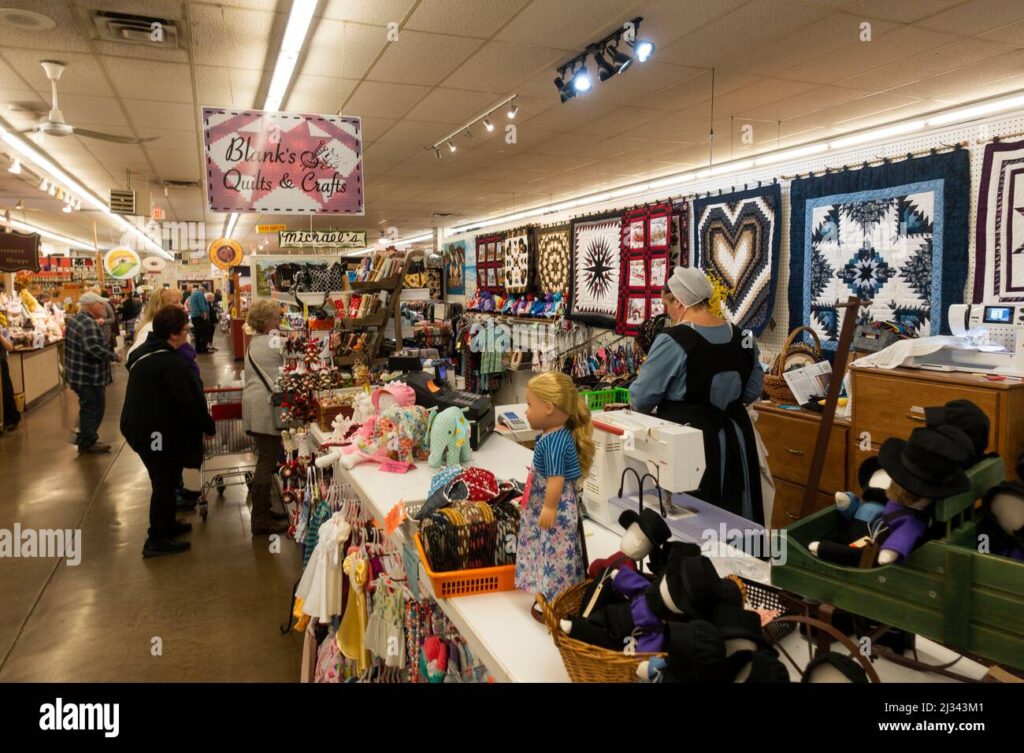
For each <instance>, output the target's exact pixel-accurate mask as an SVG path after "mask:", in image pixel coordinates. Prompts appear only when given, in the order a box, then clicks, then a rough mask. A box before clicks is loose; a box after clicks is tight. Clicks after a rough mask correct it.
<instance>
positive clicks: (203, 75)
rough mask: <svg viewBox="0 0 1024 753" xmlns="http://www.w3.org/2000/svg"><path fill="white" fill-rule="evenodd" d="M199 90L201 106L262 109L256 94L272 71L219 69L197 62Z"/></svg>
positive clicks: (197, 89) (197, 86) (197, 88)
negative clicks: (264, 78) (265, 77)
mask: <svg viewBox="0 0 1024 753" xmlns="http://www.w3.org/2000/svg"><path fill="white" fill-rule="evenodd" d="M195 69H196V92H197V97H198V100H199V101H198V102H197V103H196V104H197V105H198V106H199V107H234V108H240V109H243V110H248V109H252V108H258V107H259V106H260V105H262V104H263V103H262V102H259V103H257V102H256V93H257V91H258V90H259V86H260V82H261V81H262V80H263V77H264V75H266V76H270V75H271V73H270V72H269V71H260V70H249V69H247V68H218V67H214V66H210V65H197V66H195Z"/></svg>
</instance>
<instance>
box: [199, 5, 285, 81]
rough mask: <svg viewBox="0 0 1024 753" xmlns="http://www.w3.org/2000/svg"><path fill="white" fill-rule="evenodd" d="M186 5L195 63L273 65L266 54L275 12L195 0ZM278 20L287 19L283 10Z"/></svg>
mask: <svg viewBox="0 0 1024 753" xmlns="http://www.w3.org/2000/svg"><path fill="white" fill-rule="evenodd" d="M189 7H190V9H191V15H192V24H191V32H192V41H193V49H194V56H195V62H196V63H197V64H201V65H224V63H225V62H230V63H231V66H232V67H233V68H250V69H258V70H262V69H264V68H266V67H271V68H272V67H273V65H274V60H268V54H269V52H270V50H269V44H270V37H271V34H272V33H273V30H274V26H275V23H277V22H278V19H277V15H278V14H276V13H274V12H272V11H265V10H264V11H260V10H248V9H244V8H221V7H217V6H215V5H200V4H198V3H192V4H191V5H190V6H189ZM279 23H281V24H284V23H286V20H285V18H284V17H283V14H282V18H281V19H280V22H279ZM282 28H283V26H282ZM275 54H276V51H275Z"/></svg>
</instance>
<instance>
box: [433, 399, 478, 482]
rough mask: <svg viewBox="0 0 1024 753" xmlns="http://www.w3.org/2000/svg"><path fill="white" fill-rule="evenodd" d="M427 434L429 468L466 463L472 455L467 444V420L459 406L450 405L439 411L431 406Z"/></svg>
mask: <svg viewBox="0 0 1024 753" xmlns="http://www.w3.org/2000/svg"><path fill="white" fill-rule="evenodd" d="M427 436H428V437H429V438H430V457H429V458H428V460H427V462H428V463H429V464H430V467H431V468H439V467H441V466H442V465H445V464H447V465H456V464H458V463H466V462H469V460H470V458H472V457H473V450H472V449H471V448H470V446H469V422H468V421H467V420H466V414H465V413H464V412H463V411H462V409H461V408H457V407H455V406H452V407H451V408H445V409H444V410H443V411H441V412H440V413H438V412H437V408H432V409H431V411H430V417H429V419H427Z"/></svg>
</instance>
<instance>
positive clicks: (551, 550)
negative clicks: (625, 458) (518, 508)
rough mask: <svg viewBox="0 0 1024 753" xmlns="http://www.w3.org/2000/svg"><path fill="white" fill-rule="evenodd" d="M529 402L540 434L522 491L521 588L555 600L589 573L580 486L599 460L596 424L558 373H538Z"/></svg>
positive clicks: (528, 390)
mask: <svg viewBox="0 0 1024 753" xmlns="http://www.w3.org/2000/svg"><path fill="white" fill-rule="evenodd" d="M526 405H527V408H526V420H527V421H529V422H530V427H531V428H533V429H537V430H539V431H540V432H541V435H540V437H539V438H538V439H537V443H536V445H535V447H534V451H533V467H532V469H531V470H530V473H529V476H528V478H527V482H526V490H525V491H524V494H523V503H522V504H523V516H522V521H521V523H520V526H519V546H518V548H517V550H516V588H519V589H522V590H525V591H531V592H534V593H542V594H544V597H545V598H546V599H548V600H549V601H550V600H551V599H554V598H555V597H556V596H557V595H558V594H560V593H561V592H562V591H565V590H566V589H568V588H569V587H571V586H574V585H576V584H577V583H580V582H581V581H583V580H585V579H586V577H587V561H586V560H587V558H586V550H585V544H584V540H583V517H582V510H581V509H580V508H581V505H582V501H581V499H580V496H579V493H578V492H577V489H576V484H577V482H579V481H580V480H581V479H583V478H585V477H586V475H587V473H589V472H590V465H591V463H593V461H594V440H593V438H592V436H593V425H592V424H591V422H590V410H589V409H588V408H587V404H586V402H584V400H583V398H582V397H580V394H579V393H578V392H577V391H576V386H575V385H574V384H573V382H572V379H570V378H569V377H568V376H567V375H565V374H562V373H559V372H545V373H543V374H538V375H537V376H535V377H533V378H532V379H531V380H530V381H529V383H528V384H527V386H526Z"/></svg>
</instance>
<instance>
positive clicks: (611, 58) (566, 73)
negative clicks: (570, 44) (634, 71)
mask: <svg viewBox="0 0 1024 753" xmlns="http://www.w3.org/2000/svg"><path fill="white" fill-rule="evenodd" d="M641 21H643V17H639V16H638V17H636V18H632V19H630V20H628V21H626V22H624V23H623V24H622V25H621V26H620V27H619V28H617V29H616V30H615V31H613V32H611V33H610V34H608V35H607V36H605V37H604V38H603V39H599V40H598V41H596V42H594V43H593V44H590V45H587V49H586V50H585V51H583V52H581V53H579V54H578V55H576V56H575V57H573V58H572V59H571V60H568V61H566V62H565V63H562V65H560V66H559V67H558V69H557V70H558V75H557V76H556V77H555V79H554V83H555V86H556V87H557V88H558V96H559V98H560V99H561V100H562V102H563V103H564V102H568V101H569V100H570V99H572V98H573V97H575V96H576V95H577V94H585V93H587V92H588V91H590V90H591V89H592V88H593V84H594V81H593V79H592V78H591V77H590V72H589V71H588V70H587V58H589V57H593V58H594V63H595V64H596V65H597V76H598V79H599V80H600V81H602V82H604V81H607V80H608V79H610V78H614V77H615V76H617V75H618V74H620V73H623V72H625V71H626V69H627V68H629V67H630V66H631V65H632V64H633V62H634V60H637V61H639V62H641V63H644V62H646V61H647V60H649V59H650V57H651V55H653V54H654V42H652V41H651V40H650V39H640V38H639V37H638V36H637V35H638V33H639V30H640V22H641ZM627 49H631V50H632V54H629V52H627Z"/></svg>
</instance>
